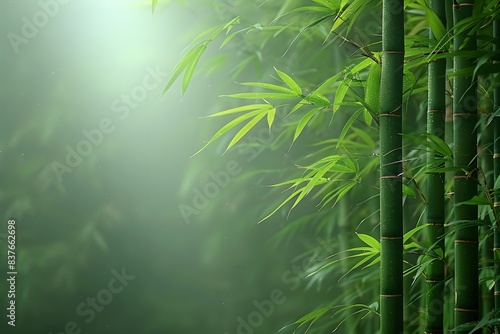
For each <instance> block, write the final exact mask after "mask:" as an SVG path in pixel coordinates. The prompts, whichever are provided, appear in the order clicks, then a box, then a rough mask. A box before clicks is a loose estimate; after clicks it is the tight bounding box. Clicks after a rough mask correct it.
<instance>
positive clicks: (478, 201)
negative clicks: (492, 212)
mask: <svg viewBox="0 0 500 334" xmlns="http://www.w3.org/2000/svg"><path fill="white" fill-rule="evenodd" d="M490 204H491V203H490V201H489V200H488V199H487V198H484V197H479V196H474V197H472V198H471V199H469V200H467V201H464V202H460V203H457V204H456V205H457V206H459V205H490Z"/></svg>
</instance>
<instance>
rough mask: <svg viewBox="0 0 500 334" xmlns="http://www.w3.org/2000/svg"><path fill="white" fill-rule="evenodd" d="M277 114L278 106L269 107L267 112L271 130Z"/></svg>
mask: <svg viewBox="0 0 500 334" xmlns="http://www.w3.org/2000/svg"><path fill="white" fill-rule="evenodd" d="M275 116H276V108H272V109H269V111H268V112H267V125H268V126H269V130H271V126H272V125H273V122H274V117H275Z"/></svg>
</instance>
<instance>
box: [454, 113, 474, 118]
mask: <svg viewBox="0 0 500 334" xmlns="http://www.w3.org/2000/svg"><path fill="white" fill-rule="evenodd" d="M455 116H456V117H462V116H467V117H469V116H475V117H477V114H476V113H467V112H459V113H455V114H453V117H455Z"/></svg>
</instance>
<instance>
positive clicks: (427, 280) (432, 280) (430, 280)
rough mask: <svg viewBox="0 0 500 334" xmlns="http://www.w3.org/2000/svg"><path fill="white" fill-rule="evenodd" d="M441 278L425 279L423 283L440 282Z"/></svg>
mask: <svg viewBox="0 0 500 334" xmlns="http://www.w3.org/2000/svg"><path fill="white" fill-rule="evenodd" d="M441 282H442V280H437V279H426V280H425V283H441Z"/></svg>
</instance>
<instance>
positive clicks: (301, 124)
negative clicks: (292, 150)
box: [293, 107, 323, 141]
mask: <svg viewBox="0 0 500 334" xmlns="http://www.w3.org/2000/svg"><path fill="white" fill-rule="evenodd" d="M321 109H323V107H317V108H314V109H312V110H310V111H309V112H308V113H307V114H305V115H304V116H303V117H302V118H301V119H300V121H299V124H297V128H296V129H295V134H294V135H293V141H295V139H297V137H298V136H299V135H300V134H301V133H302V130H304V128H305V127H306V125H307V123H308V122H309V120H310V119H311V118H312V117H313V116H314V115H316V113H317V112H318V111H320V110H321Z"/></svg>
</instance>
